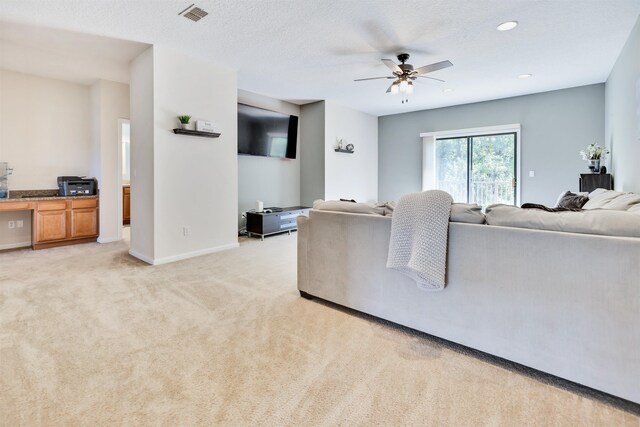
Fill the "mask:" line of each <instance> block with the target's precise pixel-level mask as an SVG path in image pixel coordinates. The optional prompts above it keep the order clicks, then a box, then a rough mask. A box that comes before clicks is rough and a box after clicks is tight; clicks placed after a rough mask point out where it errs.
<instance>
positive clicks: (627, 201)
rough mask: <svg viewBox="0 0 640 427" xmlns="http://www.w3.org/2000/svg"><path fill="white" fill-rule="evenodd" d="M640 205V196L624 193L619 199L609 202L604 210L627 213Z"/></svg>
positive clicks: (615, 198)
mask: <svg viewBox="0 0 640 427" xmlns="http://www.w3.org/2000/svg"><path fill="white" fill-rule="evenodd" d="M638 204H640V195H638V194H634V193H623V194H620V195H619V196H618V197H614V198H613V199H611V200H609V202H608V203H606V204H605V205H604V206H603V207H602V209H615V210H619V211H626V210H629V209H631V208H632V207H633V206H636V205H638Z"/></svg>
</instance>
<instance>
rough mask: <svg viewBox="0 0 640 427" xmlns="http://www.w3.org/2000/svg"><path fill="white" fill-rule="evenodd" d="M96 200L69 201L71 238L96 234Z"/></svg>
mask: <svg viewBox="0 0 640 427" xmlns="http://www.w3.org/2000/svg"><path fill="white" fill-rule="evenodd" d="M97 202H98V201H97V200H96V199H82V200H73V201H71V236H70V237H71V238H77V237H91V236H97V235H98V206H97V205H98V203H97Z"/></svg>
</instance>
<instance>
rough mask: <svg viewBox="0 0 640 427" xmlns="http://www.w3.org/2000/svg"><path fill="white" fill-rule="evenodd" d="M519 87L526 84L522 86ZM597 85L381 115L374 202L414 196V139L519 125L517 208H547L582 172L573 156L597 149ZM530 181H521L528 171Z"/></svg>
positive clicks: (600, 102) (417, 153)
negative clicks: (591, 146) (526, 205)
mask: <svg viewBox="0 0 640 427" xmlns="http://www.w3.org/2000/svg"><path fill="white" fill-rule="evenodd" d="M525 84H526V83H525ZM604 91H605V90H604V84H603V83H600V84H594V85H589V86H581V87H575V88H570V89H562V90H557V91H552V92H544V93H538V94H533V95H525V96H518V97H513V98H506V99H499V100H494V101H486V102H479V103H474V104H465V105H457V106H453V107H446V108H438V109H433V110H423V111H416V112H411V113H405V114H395V115H390V116H382V117H380V118H379V120H378V135H379V156H378V168H379V169H378V199H379V200H380V201H387V200H397V199H398V198H399V197H400V196H402V195H403V194H406V193H410V192H416V191H421V190H422V140H421V138H420V133H423V132H437V131H447V130H457V129H468V128H477V127H486V126H497V125H506V124H516V123H519V124H520V125H521V141H520V142H521V163H520V164H521V170H522V173H521V202H522V203H526V202H533V203H542V204H545V205H553V204H554V203H555V201H556V199H557V197H558V195H559V194H560V192H561V191H563V190H573V191H577V190H578V177H579V174H580V173H587V172H588V168H587V164H586V162H585V161H584V160H582V159H581V158H580V156H579V155H578V152H579V151H580V150H581V149H584V148H585V147H586V146H587V145H588V144H589V143H592V142H599V143H600V144H602V143H603V137H604ZM532 170H533V171H534V172H535V177H533V178H532V177H529V171H532Z"/></svg>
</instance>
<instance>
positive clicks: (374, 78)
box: [354, 77, 395, 82]
mask: <svg viewBox="0 0 640 427" xmlns="http://www.w3.org/2000/svg"><path fill="white" fill-rule="evenodd" d="M378 79H395V77H369V78H366V79H355V80H354V82H361V81H364V80H378Z"/></svg>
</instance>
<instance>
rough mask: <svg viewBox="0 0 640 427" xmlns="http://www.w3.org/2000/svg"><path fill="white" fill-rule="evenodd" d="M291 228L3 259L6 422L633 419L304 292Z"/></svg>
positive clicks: (0, 344) (1, 366)
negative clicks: (221, 248) (214, 240)
mask: <svg viewBox="0 0 640 427" xmlns="http://www.w3.org/2000/svg"><path fill="white" fill-rule="evenodd" d="M295 241H296V235H295V233H294V234H293V235H292V236H287V235H282V236H275V237H269V238H267V239H265V241H264V242H260V241H259V240H257V239H251V240H247V239H244V240H242V243H241V247H240V248H239V249H234V250H230V251H227V252H223V253H218V254H213V255H208V256H203V257H199V258H196V259H191V260H187V261H182V262H176V263H173V264H169V265H163V266H158V267H151V266H148V265H146V264H144V263H142V262H139V261H137V260H135V259H134V258H132V257H130V256H129V255H128V254H127V244H126V242H119V243H110V244H104V245H99V244H86V245H78V246H70V247H65V248H56V249H49V250H42V251H31V250H20V251H14V252H8V253H3V254H0V424H1V425H3V426H38V425H51V426H54V425H55V426H70V425H86V426H97V425H126V426H136V425H154V426H156V425H157V426H178V425H184V426H193V425H206V426H210V425H229V426H241V425H270V426H285V425H309V426H333V425H363V426H371V425H389V426H402V425H432V426H472V425H473V426H477V425H490V426H500V425H504V426H527V425H531V426H534V425H535V426H544V425H554V426H557V425H575V426H585V425H599V426H604V425H611V426H638V425H639V418H638V417H637V416H636V415H635V414H634V413H633V411H629V410H624V408H621V407H619V406H615V405H610V404H607V403H606V402H603V401H601V400H598V399H593V398H591V397H589V396H586V395H584V394H580V393H574V392H572V391H570V390H567V389H564V388H558V387H556V386H554V385H551V384H548V383H545V382H541V381H538V380H536V379H535V378H532V377H531V376H528V375H523V374H522V373H518V372H514V371H512V370H511V369H508V367H505V366H500V365H499V364H495V363H490V362H488V361H487V360H483V359H481V358H477V357H473V356H469V355H467V354H464V353H463V352H460V351H457V350H456V349H455V348H451V347H450V346H448V345H442V344H441V343H439V342H438V341H436V340H433V339H430V338H429V337H427V336H424V335H422V334H419V333H413V332H410V331H407V330H404V329H402V328H398V327H393V326H390V325H388V324H385V323H383V322H377V321H375V320H373V319H371V318H370V317H367V316H363V315H358V314H355V313H353V312H350V311H348V310H342V309H339V308H336V307H335V306H332V305H329V304H323V303H321V302H317V301H308V300H305V299H302V298H300V297H299V294H298V292H297V290H296V276H295V271H296V270H295V268H296V267H295Z"/></svg>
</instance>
